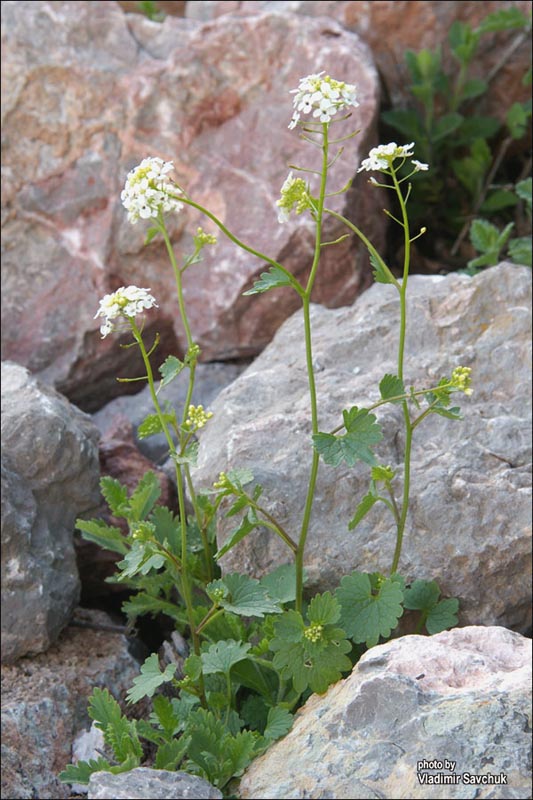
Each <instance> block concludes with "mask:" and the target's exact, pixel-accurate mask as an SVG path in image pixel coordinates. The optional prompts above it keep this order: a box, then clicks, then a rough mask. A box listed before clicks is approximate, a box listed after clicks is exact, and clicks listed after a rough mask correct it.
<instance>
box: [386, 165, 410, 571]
mask: <svg viewBox="0 0 533 800" xmlns="http://www.w3.org/2000/svg"><path fill="white" fill-rule="evenodd" d="M391 176H392V180H393V184H394V188H395V189H396V194H397V195H398V200H399V202H400V208H401V212H402V226H403V231H404V260H403V279H402V284H401V288H400V339H399V344H398V377H399V378H400V380H401V381H403V366H404V352H405V333H406V327H407V302H406V293H407V279H408V277H409V265H410V261H411V235H410V232H409V219H408V216H407V208H406V205H405V200H404V197H403V195H402V190H401V188H400V184H399V182H398V178H397V176H396V171H395V169H394V168H391ZM402 411H403V418H404V425H405V452H404V480H403V498H402V508H401V513H400V519H399V521H398V524H397V531H396V547H395V549H394V556H393V559H392V566H391V574H392V573H394V572H396V570H397V569H398V564H399V561H400V555H401V552H402V544H403V536H404V532H405V523H406V520H407V512H408V510H409V492H410V484H411V445H412V439H413V426H412V424H411V418H410V416H409V407H408V405H407V400H403V401H402Z"/></svg>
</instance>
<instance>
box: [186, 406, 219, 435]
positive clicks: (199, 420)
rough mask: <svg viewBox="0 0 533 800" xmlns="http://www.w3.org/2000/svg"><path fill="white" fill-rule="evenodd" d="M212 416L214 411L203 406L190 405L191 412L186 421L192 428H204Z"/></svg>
mask: <svg viewBox="0 0 533 800" xmlns="http://www.w3.org/2000/svg"><path fill="white" fill-rule="evenodd" d="M212 416H213V412H212V411H204V407H203V406H189V413H188V416H187V419H186V420H185V422H186V424H187V425H189V426H190V427H191V428H194V429H195V430H198V429H199V428H203V427H204V425H205V423H206V422H207V420H208V419H211V417H212Z"/></svg>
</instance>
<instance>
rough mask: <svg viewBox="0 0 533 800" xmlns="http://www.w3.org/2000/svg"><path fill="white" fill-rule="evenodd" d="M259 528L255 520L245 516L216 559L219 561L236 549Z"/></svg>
mask: <svg viewBox="0 0 533 800" xmlns="http://www.w3.org/2000/svg"><path fill="white" fill-rule="evenodd" d="M257 527H258V523H257V522H256V521H255V520H250V518H249V517H248V515H246V516H244V517H243V518H242V520H241V522H240V524H239V525H238V527H237V528H235V530H234V531H232V532H231V533H230V535H229V537H228V539H227V540H226V541H225V542H224V544H223V545H222V547H221V548H220V549H219V550H217V552H216V553H215V558H216V559H217V560H218V559H219V558H222V556H223V555H225V554H226V553H227V552H228V551H229V550H231V548H232V547H235V545H236V544H238V543H239V542H240V541H242V540H243V539H244V538H245V537H246V536H248V534H249V533H251V532H252V531H253V530H254V528H257Z"/></svg>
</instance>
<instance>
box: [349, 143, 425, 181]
mask: <svg viewBox="0 0 533 800" xmlns="http://www.w3.org/2000/svg"><path fill="white" fill-rule="evenodd" d="M414 146H415V143H414V142H411V143H410V144H401V145H398V144H396V142H389V144H380V145H379V146H378V147H373V148H372V150H371V151H370V153H369V154H368V158H365V159H364V160H363V161H362V162H361V166H360V167H359V169H358V170H357V172H362V171H363V170H366V171H367V172H372V171H373V170H377V171H378V172H383V171H385V170H389V169H390V168H391V165H392V162H393V161H395V160H396V159H397V158H403V159H405V158H408V157H409V156H412V155H413V147H414ZM411 164H412V165H413V166H414V168H415V169H414V171H415V172H420V171H424V172H425V171H426V170H427V169H429V166H428V165H427V164H423V163H422V162H421V161H417V160H416V158H415V159H413V160H412V161H411ZM371 181H372V183H375V180H372V179H371Z"/></svg>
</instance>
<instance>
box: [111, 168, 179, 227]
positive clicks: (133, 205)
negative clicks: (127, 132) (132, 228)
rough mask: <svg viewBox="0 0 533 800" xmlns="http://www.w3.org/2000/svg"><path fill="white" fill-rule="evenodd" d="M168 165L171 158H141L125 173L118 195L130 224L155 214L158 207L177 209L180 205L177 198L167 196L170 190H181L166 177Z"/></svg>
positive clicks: (156, 214)
mask: <svg viewBox="0 0 533 800" xmlns="http://www.w3.org/2000/svg"><path fill="white" fill-rule="evenodd" d="M172 169H174V166H173V164H172V161H163V159H162V158H145V159H144V160H143V161H141V163H140V164H139V165H138V166H137V167H135V169H132V170H131V172H129V173H128V177H127V178H126V185H125V186H124V189H123V190H122V193H121V195H120V199H121V200H122V205H123V206H124V208H125V209H127V211H128V220H129V221H130V222H131V223H132V225H135V223H136V222H138V220H139V219H149V218H150V217H157V216H158V214H159V212H160V211H161V212H166V211H180V210H181V209H182V208H183V204H182V203H180V202H179V200H176V199H175V198H173V197H170V194H181V190H180V189H179V187H178V186H176V184H174V183H173V182H172V180H171V179H170V178H169V175H168V173H169V172H170V171H171V170H172Z"/></svg>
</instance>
